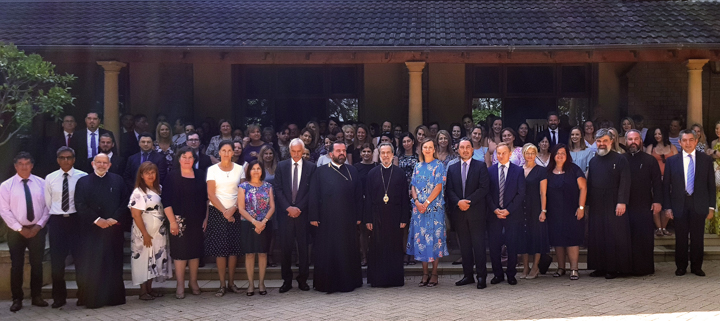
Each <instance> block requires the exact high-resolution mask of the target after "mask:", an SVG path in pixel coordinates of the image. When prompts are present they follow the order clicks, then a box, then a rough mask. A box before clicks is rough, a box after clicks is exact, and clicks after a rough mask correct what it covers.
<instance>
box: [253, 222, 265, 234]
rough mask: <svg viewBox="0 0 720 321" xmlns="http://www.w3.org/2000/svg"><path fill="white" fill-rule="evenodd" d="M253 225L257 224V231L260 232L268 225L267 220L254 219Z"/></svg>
mask: <svg viewBox="0 0 720 321" xmlns="http://www.w3.org/2000/svg"><path fill="white" fill-rule="evenodd" d="M252 224H253V226H255V233H257V234H260V233H262V231H263V230H265V226H266V225H267V224H266V222H265V220H262V221H258V220H253V222H252Z"/></svg>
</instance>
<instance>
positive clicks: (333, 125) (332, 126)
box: [318, 117, 342, 139]
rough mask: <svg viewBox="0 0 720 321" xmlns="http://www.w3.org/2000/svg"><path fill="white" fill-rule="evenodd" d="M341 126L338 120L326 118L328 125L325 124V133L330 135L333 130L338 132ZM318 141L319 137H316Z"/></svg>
mask: <svg viewBox="0 0 720 321" xmlns="http://www.w3.org/2000/svg"><path fill="white" fill-rule="evenodd" d="M341 126H342V123H341V122H340V119H338V118H337V117H330V118H328V124H327V132H328V133H332V132H334V131H335V130H340V127H341ZM318 139H319V137H318Z"/></svg>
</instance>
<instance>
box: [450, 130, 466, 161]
mask: <svg viewBox="0 0 720 321" xmlns="http://www.w3.org/2000/svg"><path fill="white" fill-rule="evenodd" d="M450 136H451V137H452V140H451V142H450V145H451V146H452V149H453V151H454V152H455V154H457V150H458V144H460V138H463V137H465V128H463V127H462V125H460V123H452V124H450Z"/></svg>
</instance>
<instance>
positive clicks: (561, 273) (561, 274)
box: [553, 268, 565, 278]
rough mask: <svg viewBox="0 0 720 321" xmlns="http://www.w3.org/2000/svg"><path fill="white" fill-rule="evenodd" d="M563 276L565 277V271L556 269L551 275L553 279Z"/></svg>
mask: <svg viewBox="0 0 720 321" xmlns="http://www.w3.org/2000/svg"><path fill="white" fill-rule="evenodd" d="M563 275H565V269H562V268H558V269H557V271H555V274H553V277H556V278H558V277H561V276H563Z"/></svg>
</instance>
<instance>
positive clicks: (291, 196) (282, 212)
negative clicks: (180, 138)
mask: <svg viewBox="0 0 720 321" xmlns="http://www.w3.org/2000/svg"><path fill="white" fill-rule="evenodd" d="M188 137H192V136H188ZM288 148H289V149H290V158H289V159H286V160H284V161H281V162H279V163H278V165H277V170H276V171H275V183H274V184H273V187H274V189H275V202H276V204H277V206H276V209H277V212H278V215H277V218H278V225H279V227H278V234H279V237H280V243H281V244H282V259H281V262H280V265H281V275H282V278H283V280H284V282H283V285H282V286H281V287H280V293H285V292H287V291H290V289H292V278H293V272H292V252H293V249H295V246H296V244H297V250H298V260H299V261H300V271H299V274H298V277H297V282H298V288H300V290H302V291H308V290H310V286H309V285H308V284H307V279H308V277H309V276H310V263H309V260H308V236H309V231H308V230H309V221H308V207H309V201H310V196H309V195H310V190H309V189H310V182H311V180H312V179H313V177H314V176H315V175H314V174H315V169H316V168H317V167H315V164H313V163H311V162H308V161H305V160H303V158H302V154H303V151H304V150H305V144H304V143H303V141H302V140H300V139H299V138H294V139H293V140H292V141H290V144H289V146H288Z"/></svg>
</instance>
